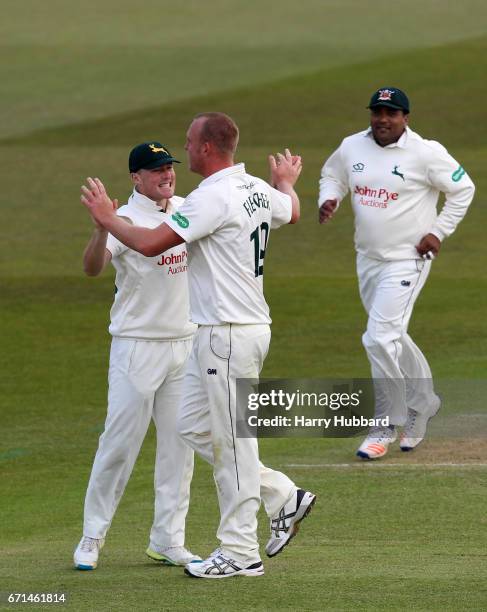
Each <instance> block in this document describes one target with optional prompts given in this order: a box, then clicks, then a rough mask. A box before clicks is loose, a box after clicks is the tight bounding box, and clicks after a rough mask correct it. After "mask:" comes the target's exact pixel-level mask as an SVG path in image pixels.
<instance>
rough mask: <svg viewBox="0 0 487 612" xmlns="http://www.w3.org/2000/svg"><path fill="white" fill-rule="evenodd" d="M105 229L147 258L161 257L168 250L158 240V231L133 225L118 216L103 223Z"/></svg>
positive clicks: (111, 217) (112, 216) (113, 216)
mask: <svg viewBox="0 0 487 612" xmlns="http://www.w3.org/2000/svg"><path fill="white" fill-rule="evenodd" d="M103 225H104V227H105V228H106V229H107V230H108V231H109V232H110V234H112V236H115V238H117V239H118V240H120V242H122V243H123V244H125V245H126V246H128V247H129V249H132V250H133V251H137V252H138V253H142V255H145V256H146V257H153V256H154V255H159V254H160V253H162V252H163V251H165V250H166V248H167V247H165V246H164V245H163V244H159V241H158V240H157V232H156V229H157V228H156V229H149V228H146V227H137V226H135V225H131V224H129V223H127V222H126V221H124V220H123V219H121V218H120V217H118V216H116V215H111V216H110V217H109V218H108V219H104V221H103Z"/></svg>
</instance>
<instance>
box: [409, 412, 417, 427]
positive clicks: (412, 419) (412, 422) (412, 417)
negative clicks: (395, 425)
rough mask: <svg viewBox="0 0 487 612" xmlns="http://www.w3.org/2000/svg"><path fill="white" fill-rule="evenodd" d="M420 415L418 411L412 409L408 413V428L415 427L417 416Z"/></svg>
mask: <svg viewBox="0 0 487 612" xmlns="http://www.w3.org/2000/svg"><path fill="white" fill-rule="evenodd" d="M417 416H418V413H417V412H416V411H415V410H410V411H409V414H408V419H407V422H406V428H407V429H409V428H412V427H414V425H415V424H416V417H417Z"/></svg>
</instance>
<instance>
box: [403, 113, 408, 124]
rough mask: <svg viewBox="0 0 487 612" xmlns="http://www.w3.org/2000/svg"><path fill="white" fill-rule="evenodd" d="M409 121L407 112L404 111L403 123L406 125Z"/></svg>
mask: <svg viewBox="0 0 487 612" xmlns="http://www.w3.org/2000/svg"><path fill="white" fill-rule="evenodd" d="M408 123H409V113H404V124H405V125H407V124H408Z"/></svg>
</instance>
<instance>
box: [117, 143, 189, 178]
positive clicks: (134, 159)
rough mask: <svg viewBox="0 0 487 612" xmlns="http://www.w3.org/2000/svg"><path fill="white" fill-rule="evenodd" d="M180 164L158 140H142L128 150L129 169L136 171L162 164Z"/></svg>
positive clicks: (150, 168)
mask: <svg viewBox="0 0 487 612" xmlns="http://www.w3.org/2000/svg"><path fill="white" fill-rule="evenodd" d="M173 163H176V164H180V163H181V162H179V161H178V160H177V159H174V157H173V156H172V155H171V153H170V152H169V149H167V148H166V147H163V146H162V145H161V143H160V142H157V141H155V140H153V141H152V142H143V143H142V144H139V145H137V146H136V147H134V148H133V149H132V150H131V151H130V155H129V171H130V172H138V171H139V170H153V169H154V168H159V167H160V166H164V164H173Z"/></svg>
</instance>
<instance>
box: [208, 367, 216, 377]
mask: <svg viewBox="0 0 487 612" xmlns="http://www.w3.org/2000/svg"><path fill="white" fill-rule="evenodd" d="M206 373H207V374H209V375H210V376H215V375H216V368H208V370H207V371H206Z"/></svg>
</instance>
